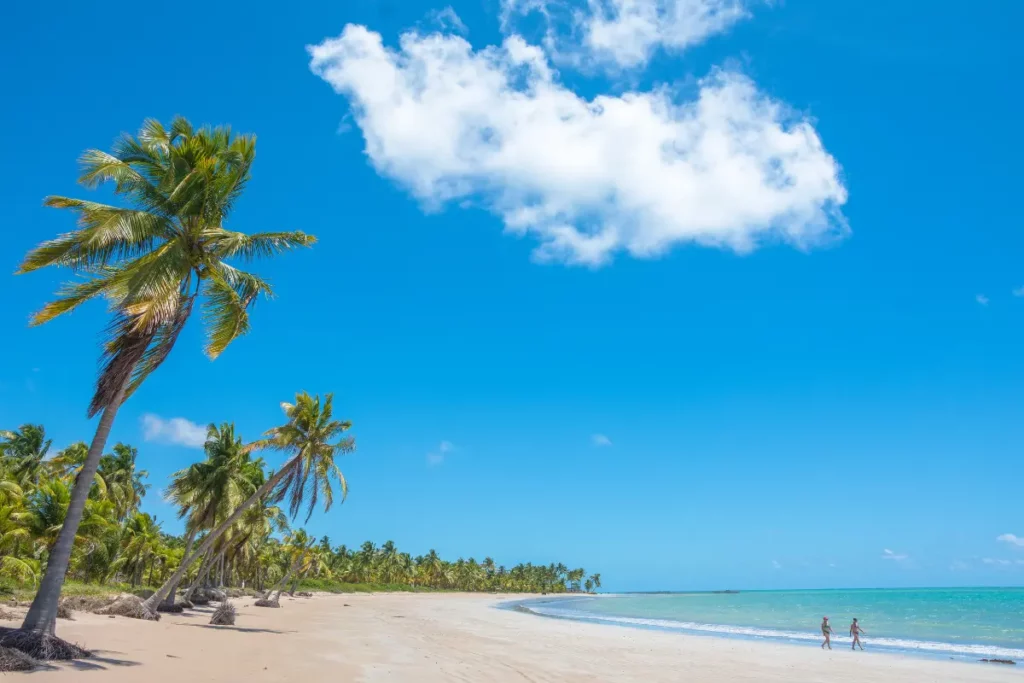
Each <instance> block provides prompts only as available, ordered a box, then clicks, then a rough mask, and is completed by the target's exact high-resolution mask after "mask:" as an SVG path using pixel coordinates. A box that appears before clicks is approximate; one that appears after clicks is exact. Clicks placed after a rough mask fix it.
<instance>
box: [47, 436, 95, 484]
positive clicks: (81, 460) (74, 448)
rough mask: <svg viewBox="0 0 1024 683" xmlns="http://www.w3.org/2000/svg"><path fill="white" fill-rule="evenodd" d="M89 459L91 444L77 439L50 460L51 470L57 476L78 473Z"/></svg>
mask: <svg viewBox="0 0 1024 683" xmlns="http://www.w3.org/2000/svg"><path fill="white" fill-rule="evenodd" d="M88 459H89V445H88V444H87V443H85V442H84V441H77V442H75V443H73V444H71V445H70V446H68V447H67V448H65V449H64V450H62V451H60V452H59V453H57V455H55V456H54V457H53V458H51V459H50V461H49V471H50V473H51V474H53V475H54V476H56V477H70V476H72V475H77V474H78V473H79V472H80V471H81V469H82V467H84V466H85V461H86V460H88Z"/></svg>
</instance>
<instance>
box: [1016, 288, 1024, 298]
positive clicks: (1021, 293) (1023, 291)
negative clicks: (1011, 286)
mask: <svg viewBox="0 0 1024 683" xmlns="http://www.w3.org/2000/svg"><path fill="white" fill-rule="evenodd" d="M1013 295H1014V296H1024V287H1018V288H1017V289H1015V290H1013Z"/></svg>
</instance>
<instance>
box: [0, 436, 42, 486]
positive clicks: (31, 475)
mask: <svg viewBox="0 0 1024 683" xmlns="http://www.w3.org/2000/svg"><path fill="white" fill-rule="evenodd" d="M52 443H53V442H52V440H50V439H47V438H46V430H45V429H43V426H42V425H32V424H24V425H21V426H20V427H18V429H16V430H15V431H7V430H4V431H0V457H2V458H3V460H4V461H5V463H4V469H5V470H7V472H8V476H10V477H12V478H13V479H14V481H16V482H17V483H18V484H19V485H20V486H21V487H22V488H25V487H27V486H31V485H34V484H35V483H37V482H38V481H39V475H40V473H41V472H42V470H43V459H44V458H45V457H46V454H47V452H48V451H49V450H50V445H51V444H52Z"/></svg>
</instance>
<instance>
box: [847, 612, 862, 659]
mask: <svg viewBox="0 0 1024 683" xmlns="http://www.w3.org/2000/svg"><path fill="white" fill-rule="evenodd" d="M862 633H864V629H862V628H861V627H860V624H858V623H857V618H856V617H854V618H853V623H852V624H850V637H851V638H853V643H852V644H851V645H850V649H851V650H856V649H857V646H858V645H859V646H860V649H861V652H863V651H864V646H863V645H861V644H860V634H862Z"/></svg>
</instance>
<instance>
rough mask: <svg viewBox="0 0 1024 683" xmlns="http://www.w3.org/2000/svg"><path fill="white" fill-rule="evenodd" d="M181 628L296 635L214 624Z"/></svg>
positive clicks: (266, 629) (269, 629)
mask: <svg viewBox="0 0 1024 683" xmlns="http://www.w3.org/2000/svg"><path fill="white" fill-rule="evenodd" d="M182 626H193V627H195V628H212V629H215V630H218V631H239V632H241V633H273V634H275V635H284V634H286V633H298V631H294V630H292V631H278V630H276V629H272V628H246V627H245V626H216V625H214V624H182Z"/></svg>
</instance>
